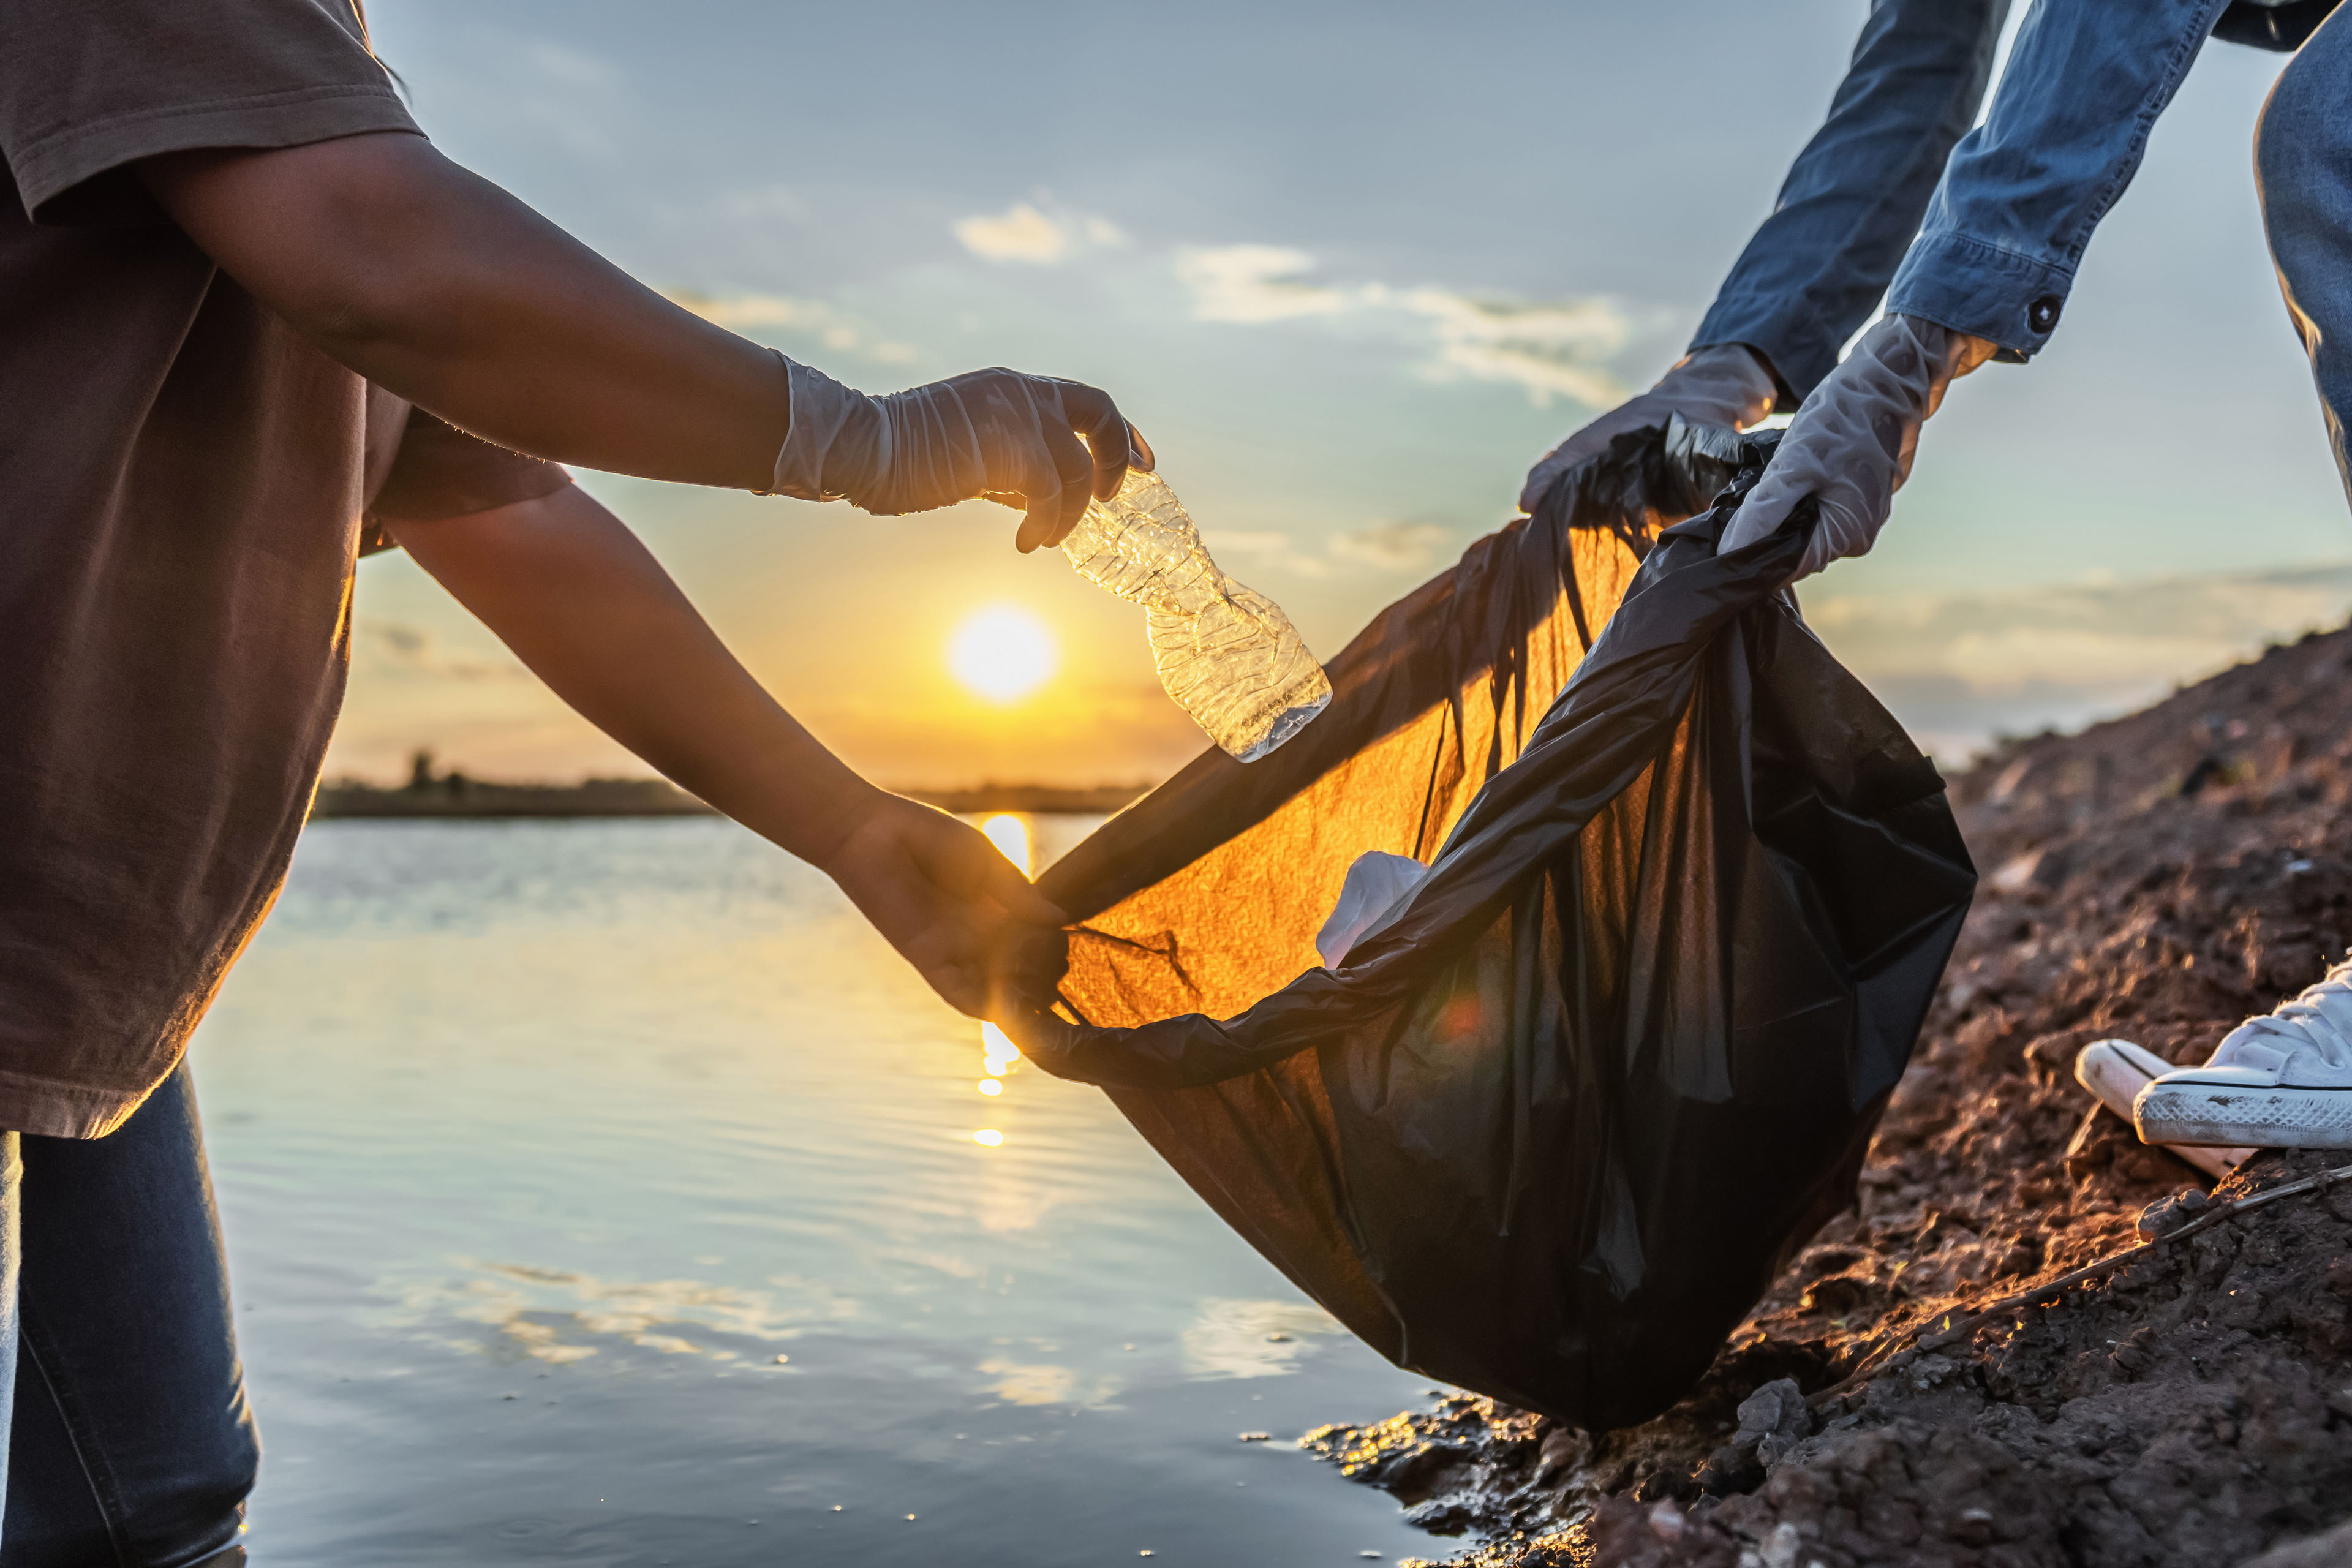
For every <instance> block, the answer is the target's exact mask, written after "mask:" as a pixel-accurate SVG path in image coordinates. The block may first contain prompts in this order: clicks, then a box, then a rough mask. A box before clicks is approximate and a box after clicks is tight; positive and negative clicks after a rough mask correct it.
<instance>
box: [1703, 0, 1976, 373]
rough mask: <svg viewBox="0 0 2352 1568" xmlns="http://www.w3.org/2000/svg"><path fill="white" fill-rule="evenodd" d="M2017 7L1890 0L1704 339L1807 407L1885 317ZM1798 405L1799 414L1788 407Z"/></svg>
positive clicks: (1713, 312) (1734, 274) (1706, 324)
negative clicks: (1883, 309) (1772, 378)
mask: <svg viewBox="0 0 2352 1568" xmlns="http://www.w3.org/2000/svg"><path fill="white" fill-rule="evenodd" d="M2008 11H2009V0H1959V3H1957V4H1956V3H1954V0H1878V3H1877V4H1875V5H1873V6H1872V7H1871V14H1870V19H1869V21H1868V22H1866V23H1865V24H1864V27H1863V32H1862V37H1861V38H1860V40H1859V41H1858V42H1857V43H1856V44H1855V46H1854V52H1853V64H1852V66H1851V67H1850V68H1849V69H1848V70H1847V72H1846V76H1845V79H1844V80H1843V82H1841V83H1840V84H1839V86H1838V90H1837V94H1836V97H1835V98H1834V99H1832V101H1831V104H1830V111H1829V115H1828V118H1827V119H1826V120H1825V121H1823V123H1822V128H1821V130H1820V131H1819V132H1816V133H1815V134H1814V136H1813V138H1812V140H1811V142H1807V143H1806V145H1805V149H1804V151H1803V152H1802V153H1799V154H1798V156H1797V161H1796V163H1794V165H1792V166H1791V167H1790V171H1789V177H1788V179H1787V181H1786V182H1785V183H1784V184H1782V185H1781V187H1780V195H1779V196H1778V198H1777V199H1776V200H1775V201H1774V203H1773V208H1772V215H1771V216H1769V217H1768V218H1766V219H1765V220H1764V223H1763V225H1762V226H1760V227H1759V228H1758V229H1757V231H1756V235H1755V237H1754V238H1753V239H1751V240H1750V241H1749V242H1748V247H1747V249H1746V250H1745V251H1743V252H1742V253H1741V255H1740V258H1739V260H1738V263H1737V264H1736V265H1735V266H1734V267H1733V268H1732V269H1731V273H1730V275H1729V276H1728V277H1727V278H1726V279H1724V283H1723V288H1722V290H1721V292H1720V293H1719V294H1717V298H1716V300H1715V303H1714V305H1713V307H1712V308H1711V309H1709V310H1708V311H1707V313H1706V319H1705V320H1704V321H1701V323H1700V324H1699V329H1698V331H1697V332H1696V334H1695V335H1694V336H1693V337H1692V339H1691V342H1692V343H1693V345H1694V346H1697V345H1701V344H1706V343H1720V342H1740V343H1746V344H1748V345H1749V346H1750V347H1752V348H1754V349H1756V350H1757V351H1758V352H1759V353H1762V354H1763V355H1764V356H1765V358H1766V359H1768V360H1769V361H1770V363H1771V365H1772V368H1773V370H1774V371H1775V372H1776V373H1777V374H1778V375H1779V377H1780V381H1781V382H1782V383H1783V384H1784V386H1785V389H1786V391H1787V392H1790V393H1793V394H1794V395H1796V396H1797V397H1798V398H1799V399H1801V398H1803V397H1804V395H1806V394H1807V393H1809V392H1811V390H1812V388H1813V387H1814V385H1815V384H1818V383H1819V382H1820V380H1821V379H1822V377H1823V376H1824V375H1826V374H1829V370H1830V367H1831V366H1832V365H1833V364H1835V363H1837V356H1838V350H1839V349H1840V348H1841V347H1842V346H1843V344H1844V343H1845V342H1846V340H1847V339H1848V338H1850V337H1852V336H1853V333H1854V332H1855V331H1856V330H1857V329H1859V328H1860V327H1861V326H1862V324H1863V322H1864V321H1866V320H1868V319H1869V316H1870V313H1871V311H1872V310H1874V309H1875V308H1876V306H1877V304H1878V300H1879V298H1880V296H1881V295H1883V294H1884V293H1885V289H1886V283H1887V279H1889V278H1891V277H1893V276H1894V274H1895V266H1896V264H1897V263H1898V262H1900V261H1901V260H1902V258H1903V252H1904V247H1906V245H1908V244H1909V243H1910V241H1911V237H1912V236H1913V235H1914V234H1915V233H1916V232H1917V230H1918V226H1919V216H1920V214H1921V213H1922V212H1923V211H1925V210H1926V208H1927V202H1928V198H1929V197H1930V195H1932V194H1933V193H1934V191H1935V188H1936V182H1937V178H1938V177H1939V176H1940V175H1941V174H1942V173H1943V169H1944V162H1945V160H1946V158H1947V157H1948V156H1949V155H1950V153H1951V151H1952V146H1953V143H1955V142H1958V140H1959V139H1960V137H1961V135H1962V134H1963V133H1964V132H1967V130H1968V128H1969V122H1970V121H1973V120H1974V119H1975V118H1976V112H1977V107H1978V105H1979V104H1980V103H1981V102H1982V101H1983V100H1984V92H1985V85H1986V82H1987V81H1988V80H1989V79H1990V76H1991V71H1992V58H1993V49H1994V46H1995V45H1996V44H1997V43H1998V41H1999V39H2000V28H2001V23H2002V20H2003V19H2004V17H2005V16H2007V15H2008ZM1784 406H1788V405H1787V404H1786V402H1785V400H1784Z"/></svg>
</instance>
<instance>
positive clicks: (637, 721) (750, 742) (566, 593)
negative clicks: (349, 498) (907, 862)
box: [392, 486, 881, 866]
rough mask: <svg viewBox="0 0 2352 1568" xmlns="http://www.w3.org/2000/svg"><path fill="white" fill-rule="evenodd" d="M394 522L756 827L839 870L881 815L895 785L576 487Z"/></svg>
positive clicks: (566, 677)
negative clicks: (859, 761)
mask: <svg viewBox="0 0 2352 1568" xmlns="http://www.w3.org/2000/svg"><path fill="white" fill-rule="evenodd" d="M392 531H393V533H394V537H395V538H396V539H397V540H398V541H399V542H400V544H401V545H402V547H403V548H404V549H405V550H406V551H407V552H408V553H409V554H410V555H411V556H412V557H414V558H415V561H416V562H417V563H418V564H419V565H421V566H423V567H424V568H425V570H426V571H427V572H429V573H431V574H433V576H434V577H435V578H436V580H437V581H438V582H439V583H440V584H442V586H444V587H446V588H447V589H448V590H449V592H450V593H451V594H452V595H455V596H456V597H457V600H458V602H459V603H461V604H463V605H465V606H466V607H467V609H468V610H471V611H472V612H473V613H474V614H475V615H476V616H478V617H479V618H480V619H481V621H482V623H483V625H485V626H488V627H489V628H490V630H491V631H492V632H494V633H496V634H497V635H498V637H499V640H500V641H502V642H504V643H505V644H506V645H507V647H509V648H511V649H512V650H513V651H514V653H515V656H516V657H517V658H520V659H521V660H522V661H523V663H524V664H526V665H528V666H529V667H530V669H531V671H532V672H533V673H534V674H536V675H538V676H539V677H540V679H542V680H544V681H546V682H547V684H548V686H549V688H550V689H552V690H553V691H554V692H555V694H556V695H557V696H558V697H561V698H562V699H563V700H564V701H565V702H567V703H569V704H570V705H571V706H572V708H573V709H574V710H577V711H578V712H579V713H580V714H581V715H582V716H583V718H585V719H587V720H588V721H589V722H591V723H593V724H594V725H595V726H596V727H597V728H598V729H600V730H602V731H604V732H605V733H606V734H608V735H610V736H612V737H613V738H614V740H616V741H618V742H620V743H621V744H622V745H624V746H626V747H627V748H628V749H629V750H630V751H632V752H635V753H636V754H637V755H638V756H640V757H642V758H644V759H645V760H646V762H647V763H651V764H652V765H653V766H654V767H655V768H656V769H657V770H659V771H660V772H661V773H663V774H665V775H666V776H667V777H669V778H671V779H673V780H675V781H676V782H677V783H678V784H681V785H683V786H684V787H686V788H687V789H688V790H691V791H693V792H694V794H696V795H698V796H700V797H701V798H702V799H703V800H705V801H708V802H709V804H710V805H712V806H714V807H716V808H717V809H719V811H722V812H725V813H726V814H727V815H728V816H731V817H733V818H734V819H735V820H736V821H738V822H740V823H741V824H743V826H746V827H749V828H751V830H752V831H753V832H755V833H758V834H760V835H761V837H765V838H768V839H770V840H772V842H774V843H776V844H778V845H780V846H782V847H783V848H785V849H787V850H789V851H791V852H792V853H793V854H795V855H797V856H799V857H801V858H803V859H805V860H809V861H813V862H814V863H816V864H818V865H820V866H825V865H829V864H830V863H831V861H832V860H833V858H834V856H835V851H836V850H837V849H839V847H841V844H842V842H843V841H844V840H845V838H846V837H848V836H849V834H850V833H851V832H852V830H853V829H855V828H856V826H857V825H858V824H859V823H860V822H862V821H863V820H864V819H865V818H866V816H868V815H870V814H871V812H872V811H873V809H874V807H875V805H876V802H877V797H878V796H880V795H881V792H880V791H878V790H877V789H876V788H875V787H874V786H873V785H871V784H867V783H866V781H865V780H863V779H862V778H860V777H858V775H857V774H856V773H854V772H852V771H851V770H850V769H849V768H848V767H847V766H846V765H845V763H842V761H841V760H840V759H839V758H837V757H835V755H834V754H833V753H832V752H829V751H827V750H825V748H824V746H823V745H822V744H821V743H820V742H818V741H817V740H816V738H815V737H814V736H813V735H811V734H810V733H809V732H808V731H806V730H804V729H803V728H802V727H801V726H800V724H799V722H798V721H795V720H794V719H793V716H792V715H791V714H789V713H787V712H785V711H784V710H783V709H782V707H780V706H778V705H777V703H776V701H775V700H774V699H773V698H772V697H770V696H769V695H768V693H767V692H766V691H765V690H764V689H762V688H761V686H760V684H759V682H757V681H756V680H754V679H751V674H750V672H749V671H747V670H745V669H744V668H743V667H742V666H741V665H740V664H739V663H738V662H736V659H735V657H734V656H733V655H732V654H730V653H729V652H728V651H727V647H726V646H725V645H724V644H723V643H721V642H720V641H719V637H718V635H717V634H716V633H715V632H713V631H712V630H711V629H710V627H709V624H708V623H707V622H705V621H704V620H703V618H702V616H700V615H699V614H698V613H697V612H696V610H695V608H694V606H693V605H691V604H690V603H688V600H687V598H686V595H684V594H682V593H680V592H679V591H678V588H677V584H675V583H673V582H672V581H671V580H670V578H669V575H668V574H667V573H666V572H664V571H663V570H662V568H661V565H660V563H658V562H656V560H655V559H654V558H653V555H652V553H651V552H648V551H647V550H646V548H645V546H644V545H643V544H642V543H640V542H638V540H637V538H636V536H635V534H634V533H632V532H630V531H629V530H628V528H627V527H626V526H625V524H623V523H622V521H620V520H619V519H618V518H616V517H614V515H613V514H612V513H611V512H609V511H607V510H604V508H603V507H602V506H599V505H598V504H597V503H596V502H595V501H594V500H592V499H591V498H590V497H588V496H587V495H586V494H585V493H584V492H583V491H582V490H581V489H578V488H577V487H576V486H567V487H566V488H564V489H561V490H558V491H556V492H555V493H554V494H552V495H549V496H545V497H542V498H541V499H539V500H530V501H522V502H519V503H517V504H515V505H512V506H506V507H500V508H499V509H497V510H493V511H487V512H478V513H476V514H474V515H472V516H470V517H459V518H450V519H446V520H444V521H436V522H400V523H394V524H393V525H392Z"/></svg>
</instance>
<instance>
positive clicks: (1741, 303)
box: [1692, 0, 2228, 408]
mask: <svg viewBox="0 0 2352 1568" xmlns="http://www.w3.org/2000/svg"><path fill="white" fill-rule="evenodd" d="M2227 4H2228V0H2034V4H2033V7H2032V10H2031V11H2030V12H2029V13H2028V14H2027V16H2026V18H2025V21H2024V23H2023V25H2022V26H2020V27H2019V29H2018V34H2017V39H2016V42H2015V43H2014V44H2013V45H2012V46H2011V52H2010V59H2009V67H2008V69H2007V70H2006V71H2005V72H2004V73H2003V74H2002V77H2001V82H2000V91H1999V92H1998V93H1997V94H1995V96H1994V99H1993V106H1992V112H1991V114H1990V116H1989V117H1987V119H1986V121H1985V123H1984V124H1982V125H1980V126H1978V127H1977V128H1976V129H1975V130H1973V131H1971V130H1969V126H1970V125H1971V124H1972V123H1973V122H1974V121H1975V119H1976V113H1977V108H1978V106H1979V103H1981V102H1982V100H1983V98H1984V93H1985V86H1986V81H1987V79H1988V78H1989V77H1990V74H1991V71H1992V59H1993V50H1994V47H1995V45H1996V44H1997V43H1998V41H1999V39H2000V29H2001V24H2002V22H2003V21H2004V20H2005V18H2006V16H2007V14H2008V11H2009V0H1873V3H1872V5H1871V8H1870V18H1869V20H1868V21H1867V22H1865V23H1864V26H1863V30H1862V38H1861V41H1860V42H1859V43H1857V44H1856V45H1855V46H1854V52H1853V65H1852V67H1851V68H1850V69H1848V71H1847V72H1846V77H1845V80H1844V81H1843V82H1842V83H1841V84H1840V85H1839V87H1838V90H1837V96H1836V97H1835V98H1834V99H1832V100H1831V103H1830V113H1829V119H1828V121H1826V122H1824V123H1823V125H1822V129H1821V130H1820V132H1817V133H1816V134H1815V135H1814V137H1813V139H1812V140H1811V142H1808V143H1806V146H1805V150H1804V151H1803V152H1802V153H1799V154H1798V156H1797V162H1796V164H1795V166H1794V167H1793V168H1791V169H1790V171H1789V178H1788V181H1787V182H1786V183H1785V184H1783V185H1782V186H1781V187H1780V199H1779V200H1778V201H1777V202H1776V203H1775V204H1774V205H1773V210H1772V216H1769V217H1768V218H1766V219H1765V220H1764V223H1763V226H1761V227H1760V228H1759V229H1758V230H1757V231H1756V237H1755V238H1753V239H1751V240H1750V241H1748V248H1747V250H1746V251H1744V252H1743V253H1742V254H1741V255H1740V258H1739V260H1738V264H1737V265H1736V266H1734V267H1733V268H1732V269H1731V276H1730V277H1728V278H1727V279H1725V280H1724V284H1723V289H1722V290H1721V292H1720V293H1718V294H1717V296H1716V300H1715V304H1714V306H1713V307H1712V308H1711V309H1709V310H1708V311H1707V313H1706V319H1705V320H1704V321H1701V322H1700V323H1699V329H1698V332H1697V334H1696V336H1695V337H1694V338H1693V339H1692V343H1693V346H1697V345H1699V344H1703V343H1723V342H1740V343H1747V344H1749V345H1751V346H1752V347H1754V348H1757V349H1759V350H1760V351H1762V353H1764V354H1765V356H1766V357H1767V358H1769V360H1770V361H1771V362H1772V367H1773V369H1774V370H1775V371H1777V372H1778V373H1779V375H1780V381H1781V389H1780V390H1781V405H1782V406H1783V407H1784V408H1793V407H1794V406H1795V405H1796V403H1797V402H1798V401H1800V400H1801V399H1802V398H1803V397H1804V395H1805V394H1807V393H1809V392H1811V390H1812V389H1813V387H1814V386H1815V385H1816V384H1819V383H1820V381H1821V379H1822V377H1823V376H1825V375H1827V374H1829V372H1830V369H1831V367H1832V366H1833V365H1834V364H1836V363H1837V358H1838V351H1839V350H1840V349H1841V348H1842V347H1843V346H1844V343H1845V342H1846V340H1847V339H1848V338H1850V337H1852V336H1853V333H1854V332H1855V331H1858V330H1859V329H1860V328H1861V327H1862V325H1863V323H1864V321H1868V320H1869V318H1870V315H1871V312H1872V310H1874V308H1875V307H1876V305H1877V303H1878V300H1879V299H1880V296H1881V295H1882V294H1884V295H1885V299H1886V308H1887V309H1888V310H1895V311H1901V312H1903V313H1905V314H1906V315H1914V316H1921V317H1924V318H1926V319H1927V320H1928V321H1936V322H1938V323H1940V324H1942V325H1944V326H1947V327H1951V328H1954V329H1956V330H1958V331H1964V332H1969V333H1971V334H1973V335H1974V336H1977V337H1980V338H1988V339H1990V340H1991V341H1992V342H1996V343H1998V344H2000V347H2001V349H2002V351H2003V352H2002V353H2001V355H2000V357H2001V358H2003V359H2009V360H2019V361H2021V360H2023V359H2025V358H2027V357H2029V356H2030V355H2032V353H2034V352H2035V351H2036V350H2038V349H2040V348H2041V347H2042V344H2043V343H2044V342H2048V341H2049V338H2050V334H2051V332H2052V331H2053V330H2054V329H2055V328H2056V327H2057V325H2058V317H2059V315H2060V313H2061V312H2062V311H2063V310H2064V308H2065V304H2066V295H2067V292H2068V290H2069V289H2072V288H2073V287H2074V268H2075V267H2076V266H2077V265H2078V264H2079V263H2080V262H2081V261H2082V258H2083V247H2084V246H2085V245H2087V244H2089V243H2090V238H2091V231H2092V230H2093V229H2094V228H2095V227H2097V226H2098V222H2099V219H2100V218H2102V217H2104V216H2106V211H2107V209H2108V208H2109V207H2111V206H2113V205H2115V202H2116V197H2117V196H2120V195H2123V192H2124V187H2125V186H2126V185H2127V184H2130V183H2131V177H2132V175H2133V174H2134V173H2135V172H2136V171H2137V169H2138V168H2139V161H2140V155H2141V153H2143V152H2144V151H2145V150H2146V148H2147V134H2148V131H2149V129H2150V128H2151V127H2152V126H2154V124H2155V123H2156V117H2157V116H2158V114H2160V113H2162V112H2163V111H2164V107H2165V105H2166V104H2168V103H2169V102H2170V101H2171V100H2172V95H2173V92H2174V91H2175V90H2176V89H2178V88H2179V85H2180V79H2181V78H2182V77H2183V76H2184V75H2186V74H2187V73H2188V70H2189V64H2190V62H2191V61H2193V60H2195V59H2196V58H2197V51H2198V49H2199V48H2200V47H2201V46H2202V45H2203V44H2204V42H2205V39H2206V37H2207V36H2208V35H2210V33H2211V32H2212V30H2213V24H2214V21H2215V19H2216V18H2217V17H2218V16H2220V15H2221V11H2222V10H2223V8H2224V7H2225V5H2227ZM1923 218H1924V221H1923ZM1890 279H1891V280H1892V286H1891V287H1890V286H1889V280H1890Z"/></svg>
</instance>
